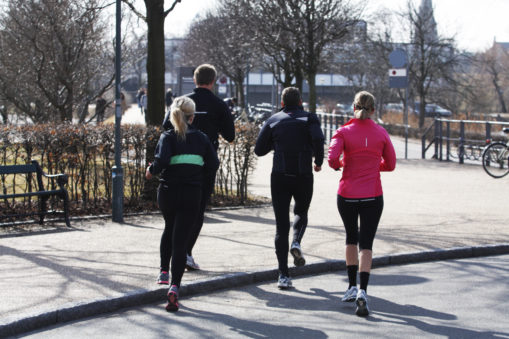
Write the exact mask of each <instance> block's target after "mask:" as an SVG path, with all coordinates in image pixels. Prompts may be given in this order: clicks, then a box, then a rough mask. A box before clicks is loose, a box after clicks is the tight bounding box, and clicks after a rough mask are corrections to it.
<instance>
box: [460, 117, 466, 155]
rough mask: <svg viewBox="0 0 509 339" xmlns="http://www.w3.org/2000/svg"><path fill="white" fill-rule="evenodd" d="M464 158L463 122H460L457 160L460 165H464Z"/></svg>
mask: <svg viewBox="0 0 509 339" xmlns="http://www.w3.org/2000/svg"><path fill="white" fill-rule="evenodd" d="M464 156H465V122H464V121H463V120H461V121H460V144H459V160H460V164H463V163H464V159H463V158H464Z"/></svg>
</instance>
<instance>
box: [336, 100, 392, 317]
mask: <svg viewBox="0 0 509 339" xmlns="http://www.w3.org/2000/svg"><path fill="white" fill-rule="evenodd" d="M353 106H354V118H353V119H351V120H350V121H349V122H347V123H346V124H345V125H343V126H342V127H341V128H339V129H338V130H337V131H336V133H335V134H334V136H333V137H332V140H331V142H330V145H329V156H328V160H329V166H330V167H332V168H333V169H335V170H337V171H338V170H340V169H341V168H343V175H342V177H341V180H340V181H339V189H338V196H337V205H338V211H339V214H340V216H341V219H342V220H343V224H344V227H345V231H346V255H345V256H346V267H347V271H348V280H349V286H348V289H347V290H346V292H345V294H344V296H343V298H342V301H346V302H353V301H355V302H356V304H357V308H356V310H355V313H356V314H357V315H358V316H367V315H368V314H369V308H368V299H367V295H366V291H367V288H368V281H369V274H370V271H371V262H372V255H373V253H372V247H373V241H374V239H375V234H376V230H377V228H378V223H379V221H380V217H381V216H382V210H383V205H384V202H383V192H382V183H381V181H380V171H392V170H394V168H395V166H396V154H395V152H394V147H393V146H392V142H391V139H390V138H389V134H388V133H387V131H386V130H385V129H384V128H383V127H382V126H379V125H377V124H376V123H375V122H374V121H373V120H371V117H372V116H373V113H374V112H375V98H374V97H373V95H372V94H371V93H369V92H366V91H362V92H359V93H357V94H356V95H355V99H354V103H353ZM341 156H343V157H342V159H341ZM359 220H360V225H359V226H358V223H359ZM359 252H360V255H359ZM357 271H359V272H360V273H359V276H360V288H359V289H357Z"/></svg>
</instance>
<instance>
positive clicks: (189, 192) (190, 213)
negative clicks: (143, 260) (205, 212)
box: [157, 184, 202, 286]
mask: <svg viewBox="0 0 509 339" xmlns="http://www.w3.org/2000/svg"><path fill="white" fill-rule="evenodd" d="M201 191H202V188H201V186H196V185H185V184H181V185H172V186H170V187H169V186H168V185H166V184H160V185H159V188H158V191H157V203H158V204H159V208H160V209H161V212H162V213H163V217H164V232H163V235H162V237H161V246H160V254H161V270H163V271H169V264H170V259H171V284H172V285H177V286H180V282H181V280H182V276H183V275H184V270H185V267H186V249H187V244H188V242H189V238H190V236H191V234H192V233H193V228H194V227H195V225H196V217H197V216H198V212H199V210H200V201H201Z"/></svg>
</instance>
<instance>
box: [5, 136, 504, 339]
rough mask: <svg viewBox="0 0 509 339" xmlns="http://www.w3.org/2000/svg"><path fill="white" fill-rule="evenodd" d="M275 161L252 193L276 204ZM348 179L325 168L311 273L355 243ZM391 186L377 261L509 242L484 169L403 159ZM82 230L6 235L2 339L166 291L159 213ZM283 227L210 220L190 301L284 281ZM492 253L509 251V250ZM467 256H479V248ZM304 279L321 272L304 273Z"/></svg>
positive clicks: (258, 212) (234, 212)
mask: <svg viewBox="0 0 509 339" xmlns="http://www.w3.org/2000/svg"><path fill="white" fill-rule="evenodd" d="M399 142H400V141H398V139H395V143H399ZM270 164H271V156H267V157H263V158H260V159H259V161H258V166H257V170H256V171H255V172H254V173H253V178H252V184H251V187H250V189H251V191H252V192H253V193H256V194H261V195H265V196H268V194H269V186H268V185H269V177H268V173H269V172H270ZM338 180H339V174H338V173H337V172H334V171H333V170H331V169H329V168H327V167H325V166H324V169H323V171H322V172H320V173H318V174H317V175H316V176H315V193H314V197H313V202H312V204H311V209H310V216H309V220H310V226H309V228H308V231H307V233H306V235H305V237H304V240H303V242H302V246H303V250H304V253H305V255H306V259H307V261H308V263H310V264H316V265H319V264H323V263H331V262H335V263H337V262H338V260H339V261H340V260H342V259H343V258H344V254H343V244H344V240H345V239H344V238H345V234H344V230H343V227H342V226H341V223H340V218H339V215H338V212H337V209H336V189H337V185H338ZM382 181H383V185H384V191H385V195H384V198H385V209H384V214H383V216H382V220H381V224H380V227H379V231H378V234H377V238H376V240H375V244H374V255H375V257H381V258H389V257H388V256H390V255H396V254H401V253H408V252H422V251H435V250H439V249H451V248H456V247H472V246H484V245H492V244H507V243H509V227H507V221H508V220H509V209H508V208H507V203H506V199H507V192H509V180H507V179H499V180H497V179H493V178H491V177H489V176H488V175H486V174H485V173H484V171H483V170H482V168H481V167H480V166H473V165H458V164H454V163H445V162H444V163H440V162H437V161H433V160H424V161H423V160H399V162H398V164H397V168H396V171H395V172H392V173H383V174H382ZM72 225H73V227H72V229H70V230H67V229H65V228H63V227H61V228H58V229H55V230H51V229H50V230H47V231H41V232H35V233H33V234H30V235H26V234H25V235H23V236H16V235H15V234H4V233H3V234H2V235H0V258H1V261H0V276H1V277H2V279H0V300H1V303H0V337H1V336H2V335H6V334H8V333H15V332H22V331H26V330H28V329H31V328H37V327H40V326H47V325H48V324H51V323H54V322H56V321H66V320H70V319H75V318H80V317H83V316H87V315H91V314H95V313H97V312H104V311H108V310H115V309H117V308H119V307H122V306H129V305H135V304H142V303H144V302H147V301H153V300H157V298H160V297H161V296H162V295H163V294H164V289H163V288H161V287H160V286H158V285H156V284H155V279H156V275H157V273H158V266H159V239H160V236H161V233H162V229H163V219H162V217H161V216H160V215H158V214H151V215H143V216H137V217H128V218H126V219H125V223H124V224H117V223H113V222H112V221H111V220H110V219H103V220H102V219H93V220H89V221H73V222H72ZM274 229H275V227H274V220H273V212H272V208H271V207H260V208H251V209H231V210H215V211H211V212H207V214H206V220H205V225H204V227H203V231H202V234H201V236H200V238H199V240H198V243H197V245H196V248H195V252H194V255H195V258H196V260H197V262H198V263H199V264H200V265H201V266H202V268H203V270H202V271H199V272H189V273H186V274H185V275H184V280H183V284H184V285H187V286H190V287H189V290H188V293H193V292H196V291H200V290H199V287H200V286H201V287H202V288H204V286H207V288H208V290H210V289H213V288H218V287H224V286H227V285H225V284H224V282H225V280H224V277H225V275H226V277H228V276H236V277H237V282H238V283H246V282H249V281H250V280H249V279H253V277H254V276H256V275H257V274H258V278H256V279H258V280H263V279H271V278H272V277H274V279H275V271H273V270H274V268H275V267H276V258H275V254H274V247H273V246H274V245H273V237H274ZM490 248H492V249H495V250H497V251H499V252H500V251H502V252H504V251H507V249H508V248H509V246H507V245H506V246H505V247H500V246H499V247H490ZM429 253H430V252H429ZM458 253H459V254H460V255H459V256H461V253H466V256H468V255H469V253H470V254H472V250H471V249H470V250H469V251H467V252H461V251H460V252H458ZM458 253H457V254H458ZM478 253H480V252H478ZM486 253H488V252H486ZM407 258H411V256H410V257H407ZM421 259H422V257H421ZM331 260H333V261H331ZM334 260H336V261H334ZM394 262H396V261H394ZM387 263H389V262H387ZM329 266H330V265H329ZM306 267H311V268H313V267H315V269H316V268H317V267H321V268H318V270H324V267H326V266H323V265H322V266H313V265H309V266H308V265H307V266H305V267H304V268H306ZM329 268H330V267H329ZM253 272H254V273H253ZM305 272H307V273H310V271H305V270H296V271H295V272H294V273H295V274H299V273H301V274H302V273H305ZM244 273H253V274H252V275H249V274H247V275H246V274H244ZM239 277H240V278H239ZM267 277H269V278H267ZM222 279H223V280H222ZM205 290H207V289H205ZM104 300H106V301H107V302H104ZM63 310H67V311H69V310H71V311H72V312H63Z"/></svg>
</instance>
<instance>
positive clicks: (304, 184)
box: [270, 173, 313, 276]
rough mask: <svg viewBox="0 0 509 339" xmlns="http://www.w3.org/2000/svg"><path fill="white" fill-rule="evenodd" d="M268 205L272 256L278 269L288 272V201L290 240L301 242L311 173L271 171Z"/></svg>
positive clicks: (310, 196) (309, 198)
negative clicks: (272, 226)
mask: <svg viewBox="0 0 509 339" xmlns="http://www.w3.org/2000/svg"><path fill="white" fill-rule="evenodd" d="M270 180H271V181H270V187H271V196H272V206H273V208H274V214H275V217H276V238H275V245H276V256H277V260H278V268H279V272H280V273H281V274H283V275H285V276H289V274H288V250H289V244H288V236H289V234H290V202H291V200H292V197H293V199H294V201H295V206H294V208H293V214H294V219H293V241H297V242H298V243H300V242H301V240H302V237H303V236H304V232H305V231H306V227H307V224H308V209H309V205H310V204H311V198H312V196H313V175H312V174H311V175H305V176H304V175H302V176H290V175H285V174H281V173H272V175H271V179H270Z"/></svg>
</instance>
